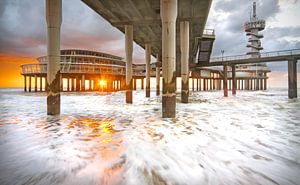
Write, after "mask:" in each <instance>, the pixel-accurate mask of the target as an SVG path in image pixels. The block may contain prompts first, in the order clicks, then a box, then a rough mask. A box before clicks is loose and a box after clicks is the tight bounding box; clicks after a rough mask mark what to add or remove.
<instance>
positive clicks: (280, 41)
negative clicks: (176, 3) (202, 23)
mask: <svg viewBox="0 0 300 185" xmlns="http://www.w3.org/2000/svg"><path fill="white" fill-rule="evenodd" d="M252 3H253V1H249V0H240V1H236V0H215V1H213V5H212V9H211V12H210V15H209V18H208V22H207V26H206V27H207V28H214V29H215V32H216V40H215V43H214V47H213V53H212V56H213V57H214V56H221V50H225V53H224V55H239V54H245V53H246V52H247V51H249V49H248V48H246V45H247V39H248V38H247V37H246V34H245V31H244V28H243V26H244V23H245V22H246V21H247V20H249V17H250V11H251V10H252ZM297 3H298V4H299V1H297V0H260V1H259V0H258V1H257V16H258V18H260V19H265V20H266V25H267V26H266V29H265V30H264V31H263V32H262V33H263V34H264V38H263V39H262V46H263V47H264V50H263V51H262V52H267V51H277V50H288V49H295V48H300V26H297V25H296V26H295V25H291V26H286V27H280V26H281V24H280V21H281V20H277V18H276V17H277V15H282V14H285V13H287V12H285V11H287V9H286V8H282V7H281V6H295V4H297ZM293 11H294V10H293ZM293 21H296V20H293ZM271 23H272V24H271ZM275 23H276V24H275ZM269 24H270V25H272V26H269ZM274 25H275V26H274ZM268 66H269V67H270V68H271V70H272V71H286V63H271V64H268ZM298 66H299V64H298Z"/></svg>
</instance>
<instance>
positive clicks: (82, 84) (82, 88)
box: [81, 74, 85, 91]
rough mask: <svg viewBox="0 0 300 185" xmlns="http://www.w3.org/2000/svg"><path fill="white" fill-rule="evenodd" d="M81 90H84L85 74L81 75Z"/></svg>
mask: <svg viewBox="0 0 300 185" xmlns="http://www.w3.org/2000/svg"><path fill="white" fill-rule="evenodd" d="M81 91H85V75H84V74H82V75H81Z"/></svg>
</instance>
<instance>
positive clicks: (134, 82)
mask: <svg viewBox="0 0 300 185" xmlns="http://www.w3.org/2000/svg"><path fill="white" fill-rule="evenodd" d="M133 90H135V91H136V78H133Z"/></svg>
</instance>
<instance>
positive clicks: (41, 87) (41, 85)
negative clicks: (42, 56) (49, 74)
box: [40, 77, 43, 92]
mask: <svg viewBox="0 0 300 185" xmlns="http://www.w3.org/2000/svg"><path fill="white" fill-rule="evenodd" d="M42 91H43V78H42V77H40V92H42Z"/></svg>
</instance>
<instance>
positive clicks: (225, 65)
mask: <svg viewBox="0 0 300 185" xmlns="http://www.w3.org/2000/svg"><path fill="white" fill-rule="evenodd" d="M223 76H224V79H223V89H224V97H227V96H228V86H227V64H224V66H223Z"/></svg>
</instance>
